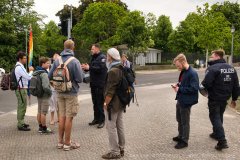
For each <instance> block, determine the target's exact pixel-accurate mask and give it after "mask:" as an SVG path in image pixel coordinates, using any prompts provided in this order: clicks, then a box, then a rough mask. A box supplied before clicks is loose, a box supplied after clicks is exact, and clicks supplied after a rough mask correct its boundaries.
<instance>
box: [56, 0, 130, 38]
mask: <svg viewBox="0 0 240 160" xmlns="http://www.w3.org/2000/svg"><path fill="white" fill-rule="evenodd" d="M98 2H102V3H105V2H111V3H115V4H117V5H119V6H122V7H123V8H124V9H125V10H127V5H126V3H123V2H121V1H120V0H80V1H79V3H80V4H79V6H78V7H72V26H73V27H74V26H75V25H76V24H77V23H78V22H80V21H81V20H82V19H83V14H84V12H85V10H86V9H87V7H88V6H89V5H90V4H92V3H98ZM70 13H71V6H70V5H64V7H63V9H61V10H60V11H58V12H57V13H56V16H58V17H59V19H60V21H61V23H60V24H61V31H62V34H63V35H65V36H67V27H68V26H67V19H69V18H70Z"/></svg>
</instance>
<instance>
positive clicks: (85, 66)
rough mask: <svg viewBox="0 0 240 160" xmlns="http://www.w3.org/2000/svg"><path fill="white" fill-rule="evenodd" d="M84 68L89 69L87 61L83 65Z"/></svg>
mask: <svg viewBox="0 0 240 160" xmlns="http://www.w3.org/2000/svg"><path fill="white" fill-rule="evenodd" d="M81 67H82V69H83V70H89V65H88V64H87V63H85V64H82V65H81Z"/></svg>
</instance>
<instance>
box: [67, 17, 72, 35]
mask: <svg viewBox="0 0 240 160" xmlns="http://www.w3.org/2000/svg"><path fill="white" fill-rule="evenodd" d="M70 21H71V20H70V19H67V22H68V39H70V38H71V24H70Z"/></svg>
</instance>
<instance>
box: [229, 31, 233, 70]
mask: <svg viewBox="0 0 240 160" xmlns="http://www.w3.org/2000/svg"><path fill="white" fill-rule="evenodd" d="M232 64H233V33H232V46H231V61H230V65H232Z"/></svg>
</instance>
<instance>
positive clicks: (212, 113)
mask: <svg viewBox="0 0 240 160" xmlns="http://www.w3.org/2000/svg"><path fill="white" fill-rule="evenodd" d="M226 105H227V102H226V101H223V102H220V101H213V100H209V101H208V108H209V118H210V121H211V123H212V126H213V133H214V135H215V137H216V138H217V139H218V140H219V141H224V140H226V139H225V132H224V128H223V114H224V112H225V109H226Z"/></svg>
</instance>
